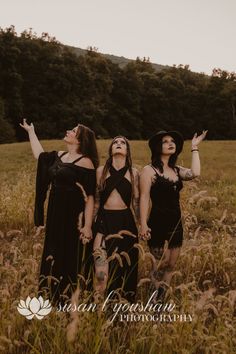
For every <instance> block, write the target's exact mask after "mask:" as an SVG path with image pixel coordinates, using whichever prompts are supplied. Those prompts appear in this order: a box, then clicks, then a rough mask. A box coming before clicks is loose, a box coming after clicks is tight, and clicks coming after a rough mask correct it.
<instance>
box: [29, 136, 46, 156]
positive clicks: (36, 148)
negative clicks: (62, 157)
mask: <svg viewBox="0 0 236 354" xmlns="http://www.w3.org/2000/svg"><path fill="white" fill-rule="evenodd" d="M29 141H30V145H31V149H32V152H33V155H34V157H35V158H36V159H38V157H39V155H40V154H41V152H44V150H43V147H42V145H41V144H40V142H39V139H38V137H37V135H36V134H35V132H34V131H29Z"/></svg>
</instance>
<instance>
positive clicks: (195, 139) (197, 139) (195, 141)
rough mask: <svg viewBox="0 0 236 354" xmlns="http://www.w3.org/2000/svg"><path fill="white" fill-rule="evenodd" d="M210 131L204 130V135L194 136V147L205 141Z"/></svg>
mask: <svg viewBox="0 0 236 354" xmlns="http://www.w3.org/2000/svg"><path fill="white" fill-rule="evenodd" d="M207 132H208V130H203V132H202V134H201V135H199V136H197V133H195V134H194V136H193V139H192V147H195V148H196V147H197V146H198V144H199V143H200V142H201V141H202V140H203V139H205V137H206V135H207Z"/></svg>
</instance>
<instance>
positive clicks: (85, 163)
mask: <svg viewBox="0 0 236 354" xmlns="http://www.w3.org/2000/svg"><path fill="white" fill-rule="evenodd" d="M76 165H77V166H80V167H85V168H89V169H91V170H94V165H93V163H92V161H91V160H90V158H88V157H83V158H82V159H81V160H79V161H78V163H76Z"/></svg>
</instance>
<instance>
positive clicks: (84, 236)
mask: <svg viewBox="0 0 236 354" xmlns="http://www.w3.org/2000/svg"><path fill="white" fill-rule="evenodd" d="M79 231H80V236H79V238H80V240H81V241H82V243H83V244H86V243H88V242H89V241H91V240H92V238H93V233H92V229H91V227H87V226H84V227H82V229H80V230H79Z"/></svg>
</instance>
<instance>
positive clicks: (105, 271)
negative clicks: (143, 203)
mask: <svg viewBox="0 0 236 354" xmlns="http://www.w3.org/2000/svg"><path fill="white" fill-rule="evenodd" d="M97 186H98V196H99V198H98V202H97V205H96V206H97V209H98V212H97V217H96V222H95V234H96V238H95V241H94V260H95V274H96V279H95V290H96V291H97V294H99V295H101V296H103V295H104V292H105V290H106V289H107V295H108V294H109V293H110V292H111V291H114V293H113V296H112V298H114V296H116V295H115V293H119V294H120V295H121V296H122V297H124V298H126V299H127V300H129V301H131V302H132V301H134V299H135V294H136V287H137V272H138V250H137V248H135V247H134V246H135V243H137V242H138V240H137V228H136V224H135V220H134V216H133V213H132V211H131V209H130V208H131V204H132V202H133V207H134V211H135V214H136V215H137V214H138V210H137V207H138V194H139V192H138V171H137V170H136V169H134V168H132V161H131V156H130V146H129V142H128V140H127V139H126V138H125V137H123V136H117V137H115V138H114V139H113V140H112V142H111V145H110V147H109V158H108V160H107V161H106V163H105V165H104V166H101V167H99V168H98V169H97ZM98 203H99V204H98Z"/></svg>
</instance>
